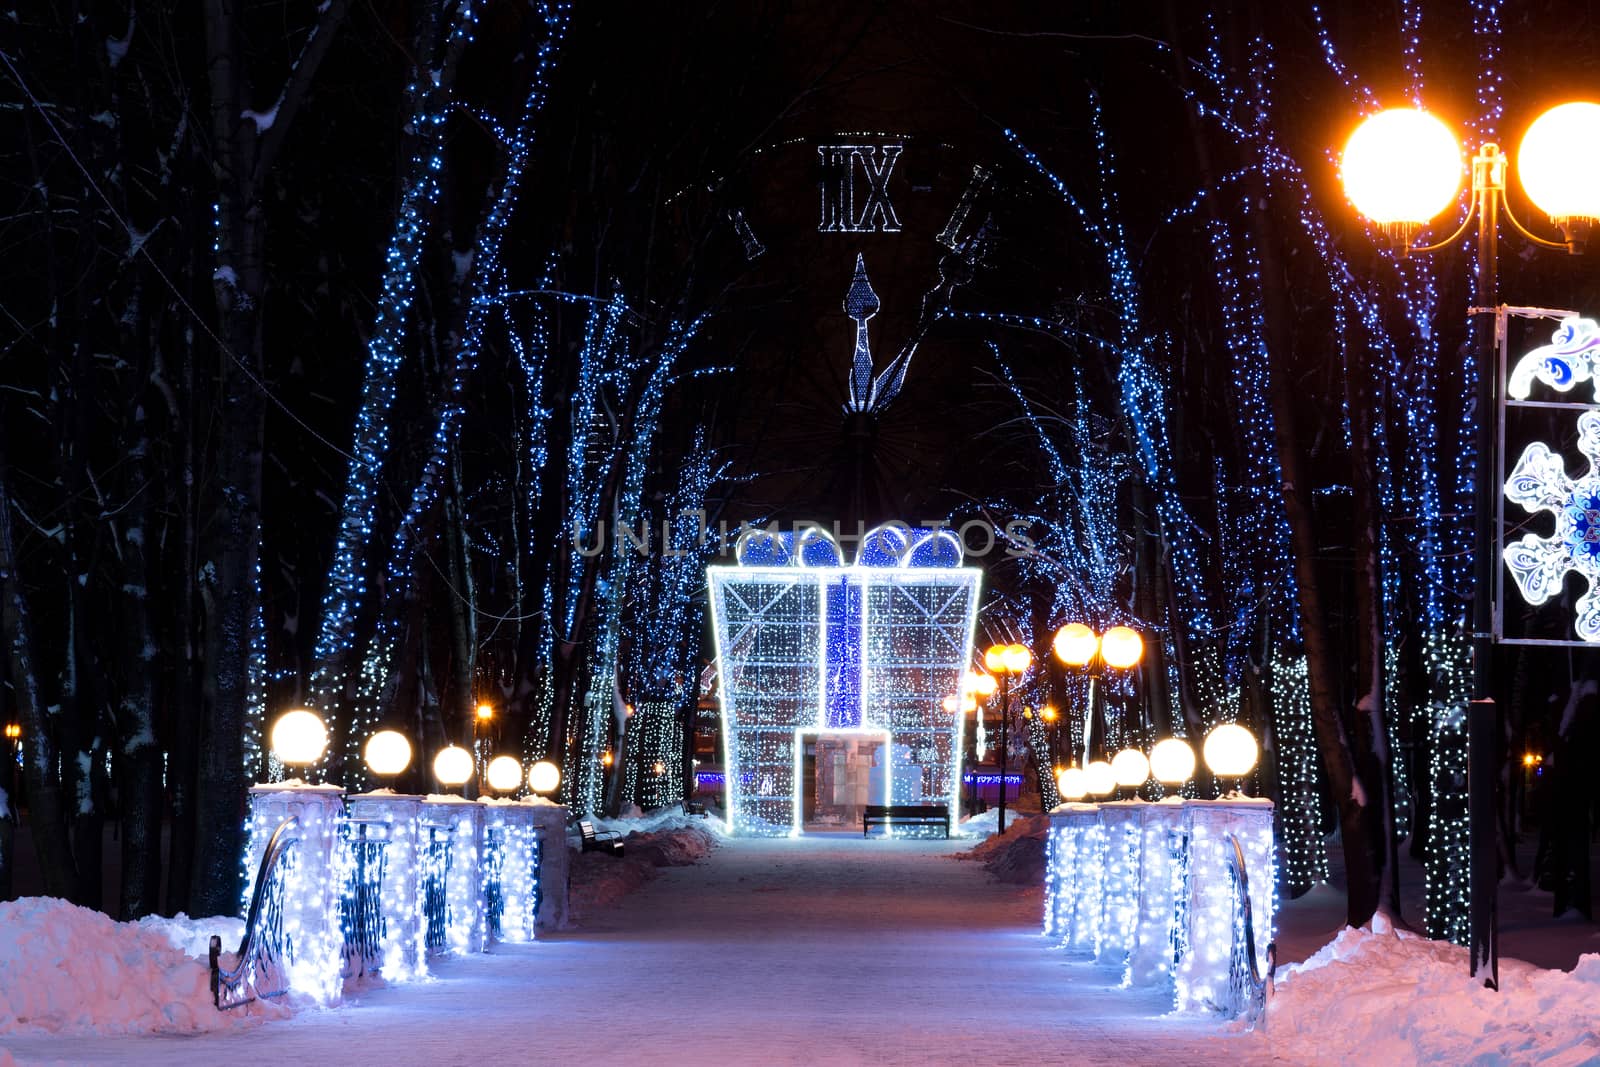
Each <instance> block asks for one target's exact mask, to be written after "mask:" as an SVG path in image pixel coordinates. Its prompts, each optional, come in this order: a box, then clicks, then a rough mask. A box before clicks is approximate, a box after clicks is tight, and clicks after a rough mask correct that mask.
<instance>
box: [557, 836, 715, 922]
mask: <svg viewBox="0 0 1600 1067" xmlns="http://www.w3.org/2000/svg"><path fill="white" fill-rule="evenodd" d="M595 822H596V824H598V826H599V827H601V828H603V829H609V830H616V831H617V832H618V833H621V834H622V835H623V854H622V856H621V858H618V857H616V856H612V855H610V854H608V853H605V852H578V851H574V852H573V855H572V879H571V884H570V888H569V889H568V903H569V907H570V908H571V910H572V916H573V918H574V919H575V920H580V921H581V920H582V919H583V918H584V917H585V916H588V915H593V914H594V913H595V912H596V911H599V910H601V909H604V908H608V907H610V906H612V905H613V904H616V903H617V902H618V901H620V900H621V899H622V898H623V897H625V896H627V895H628V894H629V893H631V892H633V891H634V890H635V889H638V888H639V887H640V886H642V885H643V884H644V883H645V882H648V881H649V880H650V879H652V878H654V877H655V876H656V869H657V868H659V867H687V866H689V865H690V864H693V863H698V862H700V861H701V860H703V859H705V858H706V857H707V856H709V855H710V854H711V850H712V849H714V848H716V847H717V843H718V840H719V839H720V838H721V837H722V836H724V835H725V830H724V829H723V824H722V823H720V822H718V821H715V820H710V819H701V818H697V817H694V816H684V815H682V814H679V813H675V812H671V811H663V812H656V813H654V814H651V815H647V816H643V817H641V818H633V819H596V820H595Z"/></svg>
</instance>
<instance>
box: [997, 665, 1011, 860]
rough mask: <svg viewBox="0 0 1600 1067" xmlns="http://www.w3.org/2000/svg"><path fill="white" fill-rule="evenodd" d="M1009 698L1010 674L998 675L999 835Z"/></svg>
mask: <svg viewBox="0 0 1600 1067" xmlns="http://www.w3.org/2000/svg"><path fill="white" fill-rule="evenodd" d="M1010 697H1011V672H1010V671H1009V670H1007V671H1003V672H1001V674H1000V776H999V777H1000V819H999V826H1000V828H999V831H998V832H999V833H1002V834H1003V833H1005V832H1006V744H1007V742H1008V739H1009V733H1008V731H1007V728H1006V727H1007V723H1008V722H1009V721H1010V719H1011V715H1010V714H1009V708H1008V705H1007V702H1008V701H1009V699H1010Z"/></svg>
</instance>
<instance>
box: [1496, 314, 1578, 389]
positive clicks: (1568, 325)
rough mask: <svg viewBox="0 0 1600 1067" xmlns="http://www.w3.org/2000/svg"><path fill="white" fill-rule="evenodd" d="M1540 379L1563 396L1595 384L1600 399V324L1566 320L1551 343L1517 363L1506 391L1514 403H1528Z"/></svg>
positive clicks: (1557, 328)
mask: <svg viewBox="0 0 1600 1067" xmlns="http://www.w3.org/2000/svg"><path fill="white" fill-rule="evenodd" d="M1536 380H1537V381H1541V382H1544V383H1545V384H1546V385H1548V386H1550V388H1552V389H1554V390H1556V391H1557V392H1562V393H1565V392H1568V391H1570V390H1571V389H1572V387H1573V386H1575V385H1577V384H1578V383H1579V382H1592V383H1594V390H1595V399H1596V400H1600V325H1596V324H1595V322H1594V320H1593V319H1583V318H1578V317H1577V316H1571V317H1569V318H1565V319H1562V320H1561V325H1559V326H1557V327H1556V332H1555V333H1553V334H1552V335H1551V336H1550V343H1549V344H1547V345H1544V346H1543V347H1540V348H1535V349H1534V350H1533V351H1532V352H1529V353H1528V354H1527V355H1525V356H1523V357H1522V358H1521V359H1519V360H1517V365H1516V367H1514V368H1513V369H1512V371H1511V380H1510V381H1508V382H1507V383H1506V392H1507V393H1509V394H1511V398H1512V399H1513V400H1526V399H1528V394H1529V393H1531V392H1532V391H1533V383H1534V381H1536Z"/></svg>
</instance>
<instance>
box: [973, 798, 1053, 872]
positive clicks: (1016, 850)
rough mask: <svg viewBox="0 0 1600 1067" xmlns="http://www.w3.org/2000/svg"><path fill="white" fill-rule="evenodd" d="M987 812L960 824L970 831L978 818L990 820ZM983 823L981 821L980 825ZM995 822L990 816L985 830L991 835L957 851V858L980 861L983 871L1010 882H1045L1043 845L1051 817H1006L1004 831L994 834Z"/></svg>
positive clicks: (1048, 830)
mask: <svg viewBox="0 0 1600 1067" xmlns="http://www.w3.org/2000/svg"><path fill="white" fill-rule="evenodd" d="M990 814H991V813H990V812H984V813H983V814H982V815H974V816H973V817H972V818H970V819H968V820H967V821H966V822H964V823H962V824H961V825H962V829H964V830H969V832H970V828H971V827H972V824H974V823H976V822H978V820H979V819H989V816H990ZM980 825H982V824H980ZM996 825H997V823H996V822H995V820H994V819H989V823H988V830H989V832H990V833H991V834H992V835H993V836H991V837H989V839H988V840H986V841H982V842H980V843H979V844H977V845H975V846H974V847H972V848H970V849H967V850H966V851H965V852H957V853H956V858H957V859H964V860H982V861H983V867H984V870H986V871H988V872H989V873H990V874H992V875H994V876H995V878H996V879H997V880H999V881H1002V882H1009V883H1010V884H1012V885H1043V884H1044V845H1045V838H1046V837H1047V836H1048V834H1049V832H1050V816H1048V815H1024V816H1021V817H1020V818H1017V819H1015V820H1014V821H1013V820H1012V819H1011V818H1009V817H1008V818H1007V819H1006V832H1005V833H1003V834H997V833H994V829H995V827H996Z"/></svg>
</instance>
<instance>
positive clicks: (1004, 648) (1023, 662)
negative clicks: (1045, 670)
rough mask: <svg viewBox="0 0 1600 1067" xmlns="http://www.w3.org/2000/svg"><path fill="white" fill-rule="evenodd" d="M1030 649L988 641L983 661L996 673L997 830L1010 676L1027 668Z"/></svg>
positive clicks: (1001, 827) (1001, 824) (1001, 825)
mask: <svg viewBox="0 0 1600 1067" xmlns="http://www.w3.org/2000/svg"><path fill="white" fill-rule="evenodd" d="M1032 663H1033V653H1031V652H1029V651H1028V647H1027V646H1026V645H990V646H989V649H988V651H986V652H984V654H983V665H984V666H985V667H987V668H989V670H990V671H991V672H993V673H994V674H996V675H999V677H1000V774H999V776H998V777H999V779H1000V815H999V819H998V824H997V825H998V829H997V830H996V832H997V833H1002V834H1003V833H1005V832H1006V755H1007V752H1006V748H1007V746H1008V745H1009V744H1010V743H1011V730H1010V724H1011V676H1012V675H1013V674H1014V675H1016V676H1017V677H1019V678H1020V677H1022V675H1024V674H1026V673H1027V672H1028V667H1029V666H1030V665H1031V664H1032Z"/></svg>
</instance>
